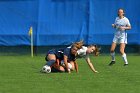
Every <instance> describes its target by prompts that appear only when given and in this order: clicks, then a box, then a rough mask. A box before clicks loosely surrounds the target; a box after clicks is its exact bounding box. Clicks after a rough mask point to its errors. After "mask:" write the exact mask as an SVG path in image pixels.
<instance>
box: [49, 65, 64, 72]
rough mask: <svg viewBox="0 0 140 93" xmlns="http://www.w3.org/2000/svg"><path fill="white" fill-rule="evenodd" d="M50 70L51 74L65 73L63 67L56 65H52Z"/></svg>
mask: <svg viewBox="0 0 140 93" xmlns="http://www.w3.org/2000/svg"><path fill="white" fill-rule="evenodd" d="M52 68H53V69H52V72H65V69H64V67H63V66H60V65H58V64H57V63H55V64H53V66H52Z"/></svg>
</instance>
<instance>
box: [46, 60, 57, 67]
mask: <svg viewBox="0 0 140 93" xmlns="http://www.w3.org/2000/svg"><path fill="white" fill-rule="evenodd" d="M54 63H55V60H49V61H47V63H46V65H48V66H52V65H53V64H54Z"/></svg>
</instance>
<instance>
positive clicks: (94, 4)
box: [0, 0, 140, 46]
mask: <svg viewBox="0 0 140 93" xmlns="http://www.w3.org/2000/svg"><path fill="white" fill-rule="evenodd" d="M139 6H140V1H138V0H0V45H5V46H15V45H30V37H29V36H28V31H29V28H30V26H33V32H34V44H35V45H37V46H44V45H67V44H71V42H75V41H79V40H82V39H83V40H84V41H85V44H93V43H96V44H102V45H110V44H111V42H112V39H113V33H114V31H115V30H114V29H113V28H112V27H111V24H112V23H114V20H115V18H116V16H117V10H118V8H124V9H125V11H126V17H128V18H129V20H130V23H131V25H132V29H131V30H129V31H128V44H140V31H139V29H140V23H139V22H140V21H139V20H140V9H139Z"/></svg>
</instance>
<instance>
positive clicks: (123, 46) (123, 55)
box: [120, 43, 128, 66]
mask: <svg viewBox="0 0 140 93" xmlns="http://www.w3.org/2000/svg"><path fill="white" fill-rule="evenodd" d="M125 46H126V44H125V43H121V44H120V53H121V55H122V58H123V60H124V66H125V65H128V61H127V57H126V53H125V52H124V50H125Z"/></svg>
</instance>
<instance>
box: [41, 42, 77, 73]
mask: <svg viewBox="0 0 140 93" xmlns="http://www.w3.org/2000/svg"><path fill="white" fill-rule="evenodd" d="M77 50H78V48H77V47H76V46H74V45H73V46H72V47H71V48H61V49H52V50H49V51H48V53H47V55H46V57H45V59H46V61H47V63H46V64H45V66H46V67H50V68H51V71H52V72H53V71H56V70H57V71H62V72H64V71H66V72H68V73H70V70H69V67H68V62H73V63H74V64H75V68H76V72H78V67H77V63H76V62H75V59H76V56H75V55H76V53H77ZM60 60H64V64H65V68H64V67H63V66H60V65H59V61H60ZM43 67H44V66H43ZM65 69H66V70H65ZM42 72H45V70H44V69H43V68H42ZM49 73H50V72H49Z"/></svg>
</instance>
